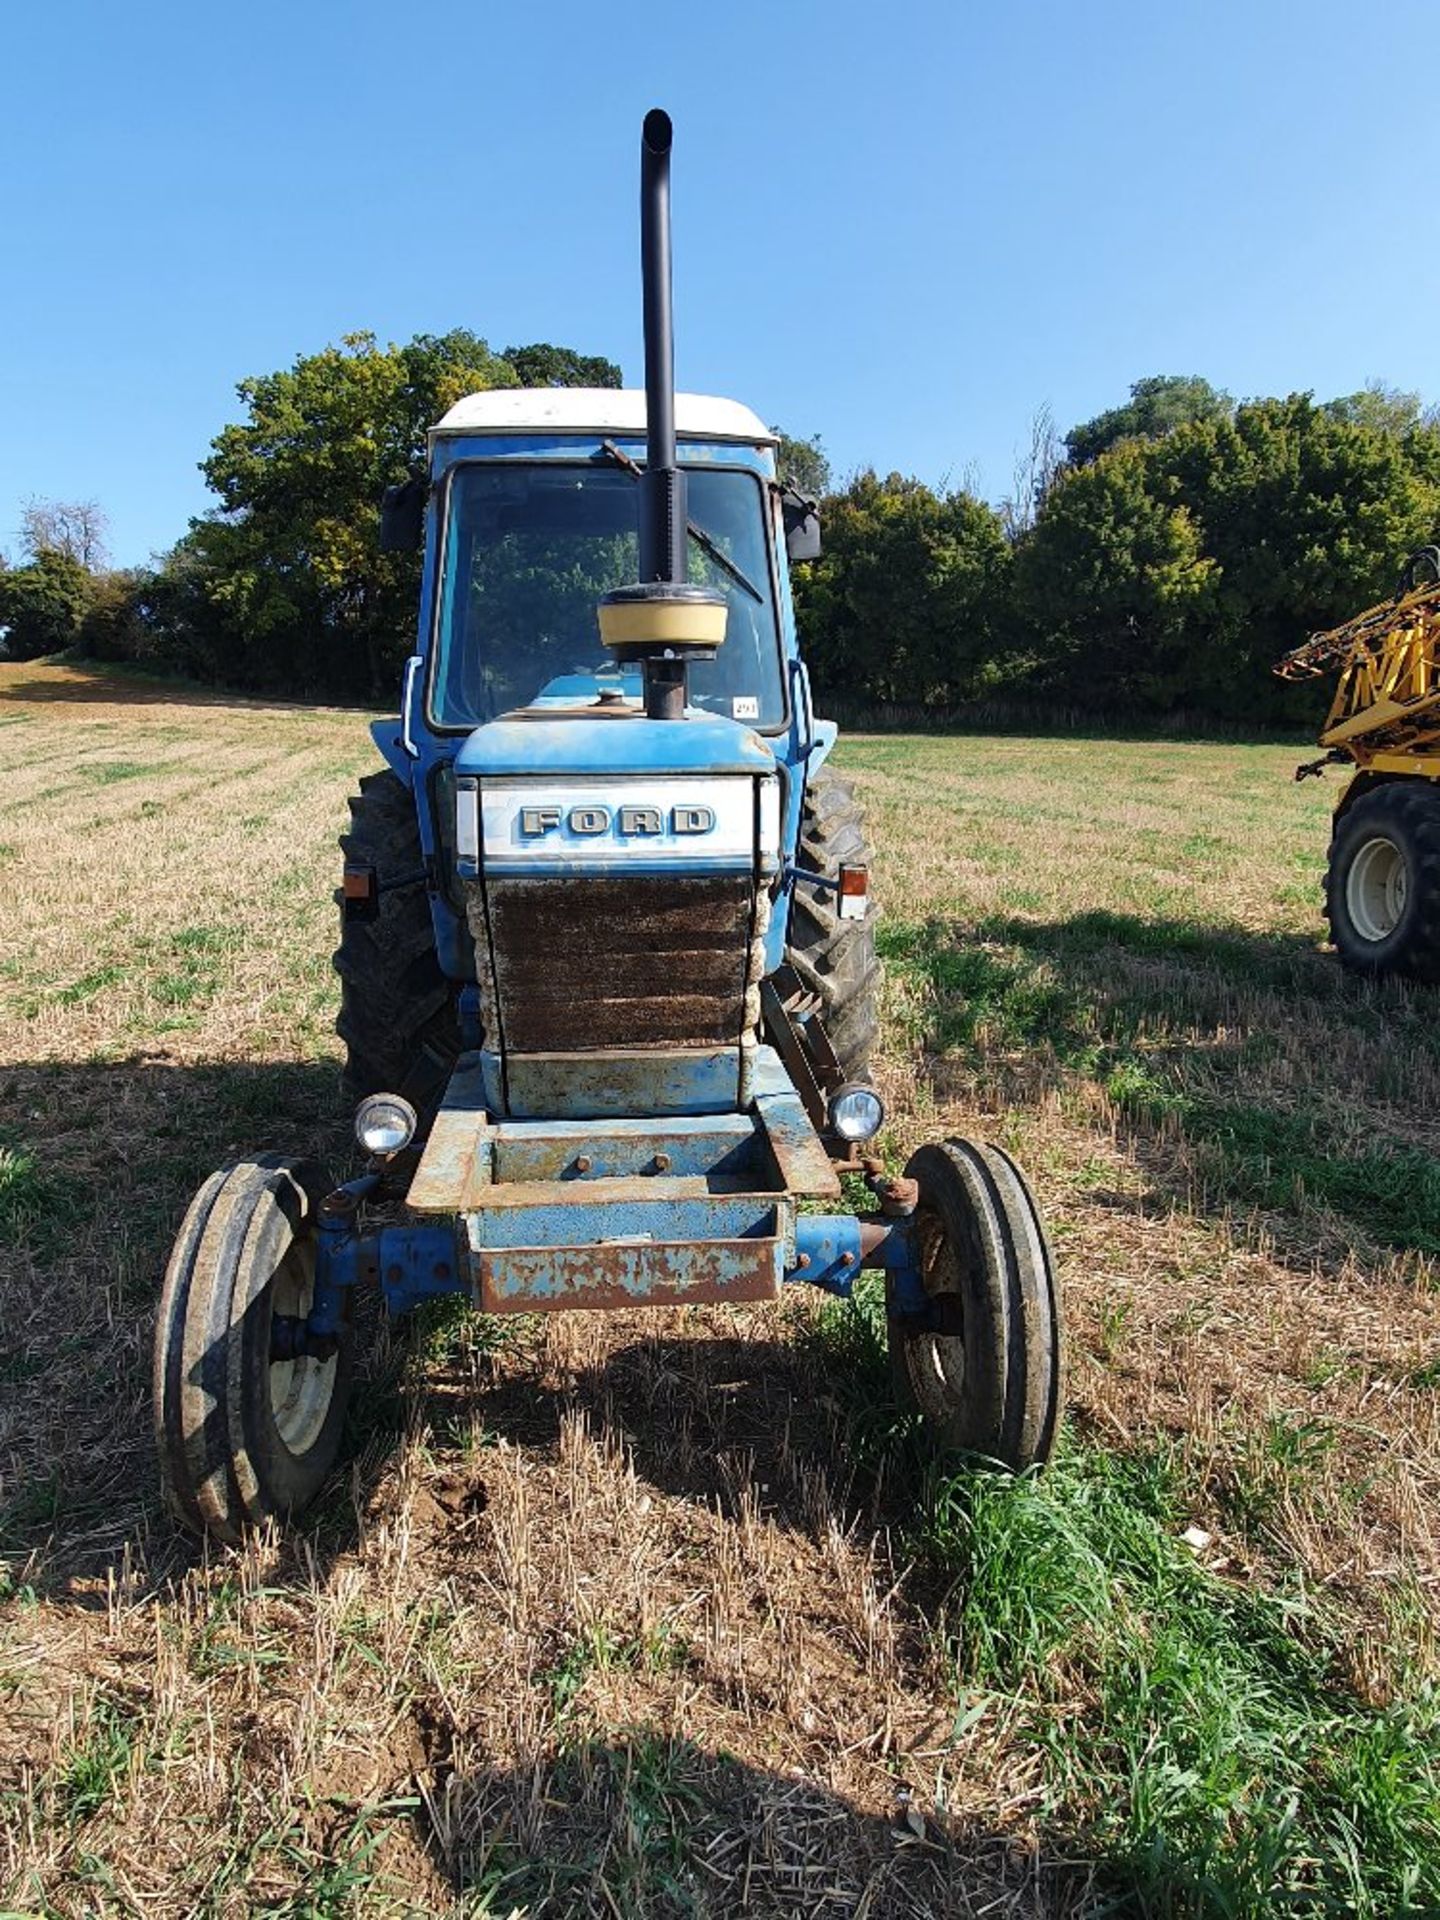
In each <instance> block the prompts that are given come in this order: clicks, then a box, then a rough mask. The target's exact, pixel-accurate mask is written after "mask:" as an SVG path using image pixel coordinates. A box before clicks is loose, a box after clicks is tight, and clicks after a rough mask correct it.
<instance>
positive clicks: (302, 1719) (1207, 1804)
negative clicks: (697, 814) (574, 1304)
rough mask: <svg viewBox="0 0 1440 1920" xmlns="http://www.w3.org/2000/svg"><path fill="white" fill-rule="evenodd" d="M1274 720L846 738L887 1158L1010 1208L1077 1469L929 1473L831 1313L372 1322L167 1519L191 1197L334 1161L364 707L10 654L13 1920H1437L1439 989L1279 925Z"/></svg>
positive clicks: (859, 1313)
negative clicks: (1010, 1174) (1359, 978)
mask: <svg viewBox="0 0 1440 1920" xmlns="http://www.w3.org/2000/svg"><path fill="white" fill-rule="evenodd" d="M1298 757H1300V755H1299V753H1298V751H1297V750H1296V749H1294V748H1289V747H1281V746H1245V745H1214V744H1210V745H1206V744H1165V743H1158V742H1144V743H1134V742H1118V741H1111V742H1106V741H1101V740H1081V739H1073V738H1071V739H1048V740H1047V739H1020V738H978V737H956V738H949V739H942V738H935V737H926V738H908V737H895V736H890V737H880V736H873V737H858V738H857V737H850V738H848V739H847V740H846V741H845V742H844V743H843V744H842V747H841V750H840V754H839V761H840V764H841V765H842V766H843V767H844V768H845V769H847V770H848V771H850V772H852V773H853V774H854V776H855V777H856V779H857V782H858V784H859V786H860V788H861V790H862V793H863V795H864V797H865V799H866V801H867V802H868V805H869V809H870V825H871V831H872V838H873V840H874V842H875V845H876V890H877V893H878V896H879V898H880V901H881V908H882V912H883V916H884V917H883V921H882V923H881V927H880V941H881V947H882V951H883V953H884V955H885V958H886V963H887V969H888V979H887V987H886V1007H887V1015H888V1019H887V1033H888V1039H887V1043H886V1052H885V1057H884V1060H883V1063H882V1069H881V1073H882V1080H883V1085H884V1090H885V1092H886V1094H887V1096H888V1099H889V1102H890V1107H891V1113H892V1124H891V1127H890V1129H889V1132H888V1134H887V1136H886V1137H885V1139H884V1142H883V1145H884V1147H885V1150H886V1152H887V1155H888V1156H889V1158H890V1159H891V1160H892V1162H893V1163H894V1164H895V1165H896V1166H897V1168H898V1166H899V1165H900V1164H901V1163H903V1160H904V1158H905V1156H906V1154H907V1152H908V1151H909V1149H910V1148H911V1147H912V1146H913V1145H915V1144H917V1143H918V1142H919V1141H920V1140H922V1139H924V1138H926V1137H933V1136H937V1135H942V1134H946V1133H975V1134H979V1135H983V1136H988V1137H991V1138H994V1139H997V1140H999V1141H1000V1142H1001V1143H1002V1144H1004V1145H1005V1146H1007V1147H1008V1148H1009V1149H1010V1150H1011V1151H1012V1152H1014V1153H1015V1154H1016V1155H1017V1157H1018V1158H1019V1159H1020V1160H1021V1162H1022V1164H1024V1165H1025V1166H1026V1168H1027V1170H1028V1171H1029V1172H1030V1174H1031V1176H1032V1179H1033V1181H1034V1184H1035V1186H1036V1188H1037V1190H1038V1193H1039V1196H1040V1199H1041V1202H1042V1205H1043V1207H1044V1209H1045V1212H1046V1215H1047V1218H1048V1221H1049V1223H1050V1226H1051V1230H1052V1234H1053V1238H1054V1242H1055V1247H1056V1252H1057V1257H1058V1259H1059V1262H1060V1266H1061V1272H1062V1278H1063V1282H1064V1286H1065V1290H1066V1304H1067V1310H1068V1313H1069V1323H1070V1335H1071V1369H1070V1382H1069V1397H1070V1415H1069V1422H1068V1427H1067V1433H1066V1437H1065V1441H1064V1445H1063V1448H1062V1451H1061V1454H1060V1457H1059V1458H1058V1460H1057V1461H1056V1463H1055V1464H1054V1466H1053V1467H1052V1468H1051V1470H1050V1471H1049V1472H1048V1473H1047V1474H1046V1475H1044V1476H1042V1477H1040V1478H1037V1479H1034V1480H1029V1481H1024V1482H1020V1483H1017V1482H1014V1481H1011V1480H1008V1479H1006V1478H1005V1477H1004V1476H1001V1475H998V1474H994V1473H991V1472H988V1471H986V1470H985V1469H983V1468H981V1467H977V1468H974V1469H972V1470H970V1471H967V1472H960V1473H956V1472H953V1471H949V1470H946V1471H942V1470H941V1469H940V1468H939V1467H937V1466H936V1464H935V1463H934V1462H933V1461H932V1460H931V1459H930V1457H929V1456H928V1454H927V1453H926V1451H925V1449H924V1447H923V1445H921V1444H920V1443H919V1442H918V1441H917V1438H916V1436H915V1435H914V1434H912V1433H910V1432H909V1431H908V1430H907V1429H906V1428H905V1426H904V1424H903V1422H902V1421H901V1420H900V1419H899V1418H898V1416H897V1415H896V1414H895V1413H894V1411H893V1409H892V1408H891V1407H890V1406H889V1404H888V1401H887V1398H886V1388H885V1370H884V1365H883V1353H882V1349H881V1332H880V1322H879V1320H878V1318H877V1313H876V1309H875V1303H874V1302H873V1300H868V1301H865V1302H862V1303H861V1304H860V1305H858V1306H856V1307H854V1308H840V1307H837V1306H826V1305H823V1304H822V1303H819V1302H817V1301H816V1300H814V1299H810V1298H805V1297H798V1296H797V1297H796V1298H793V1299H789V1300H786V1301H785V1302H783V1303H781V1304H780V1305H779V1306H777V1307H775V1308H747V1309H737V1310H733V1311H731V1310H724V1309H713V1310H711V1309H704V1310H700V1309H693V1310H685V1311H683V1312H680V1313H677V1314H674V1315H669V1316H667V1315H662V1314H645V1313H631V1314H625V1315H618V1316H583V1315H574V1316H562V1317H559V1318H557V1319H553V1320H545V1321H541V1322H531V1321H525V1322H521V1323H518V1324H517V1325H515V1326H513V1327H507V1328H506V1329H505V1330H504V1333H503V1335H502V1334H501V1333H499V1332H497V1331H495V1330H494V1329H493V1328H492V1327H491V1326H489V1325H487V1323H485V1322H483V1321H481V1320H478V1319H476V1318H475V1317H473V1316H470V1315H466V1314H460V1313H454V1312H451V1313H444V1314H439V1313H436V1314H431V1315H429V1316H428V1317H426V1318H425V1319H424V1320H423V1321H422V1322H421V1323H420V1324H418V1325H416V1326H413V1327H411V1328H410V1329H408V1330H406V1329H397V1330H395V1331H394V1332H391V1333H387V1332H386V1331H385V1330H384V1329H383V1328H381V1329H377V1331H376V1334H375V1339H374V1350H373V1352H372V1353H371V1355H370V1357H369V1360H368V1363H367V1365H368V1376H369V1378H368V1382H367V1385H366V1387H365V1388H364V1389H363V1390H362V1392H361V1393H360V1394H359V1395H358V1397H357V1399H356V1402H355V1404H354V1408H353V1411H352V1415H351V1423H350V1425H351V1431H350V1434H349V1446H348V1454H347V1465H346V1467H345V1470H344V1472H343V1473H341V1474H339V1475H337V1477H336V1479H335V1481H334V1483H333V1485H332V1486H331V1487H330V1489H329V1490H328V1493H327V1495H326V1497H325V1498H324V1499H323V1500H322V1502H321V1504H320V1506H319V1508H318V1509H317V1510H316V1512H315V1513H314V1515H313V1516H311V1517H310V1518H309V1519H308V1520H307V1522H306V1523H305V1524H304V1525H303V1526H299V1527H296V1528H295V1529H293V1530H292V1531H291V1532H290V1533H289V1535H288V1536H285V1537H278V1536H277V1537H273V1538H260V1539H256V1540H254V1541H252V1542H251V1544H250V1545H248V1546H247V1547H246V1548H245V1549H244V1550H241V1551H233V1552H224V1551H213V1550H212V1551H208V1552H207V1551H206V1550H204V1549H200V1548H197V1547H195V1546H194V1545H193V1544H192V1543H190V1542H188V1541H187V1540H185V1539H184V1538H183V1537H181V1536H179V1535H177V1534H176V1533H175V1531H174V1530H173V1529H172V1527H171V1525H170V1523H169V1521H168V1519H167V1518H166V1517H165V1514H164V1512H163V1511H162V1509H161V1507H160V1504H159V1500H158V1494H157V1491H156V1475H155V1463H154V1457H153V1447H152V1443H151V1439H150V1424H149V1423H150V1409H149V1347H150V1337H151V1329H152V1322H153V1311H154V1304H155V1300H156V1297H157V1293H158V1288H159V1280H160V1275H161V1272H162V1270H163V1266H164V1260H165V1255H166V1252H167V1249H168V1244H169V1240H170V1237H171V1235H172V1233H173V1231H174V1229H175V1226H176V1224H177V1222H178V1220H179V1217H180V1215H181V1213H182V1212H183V1210H184V1207H185V1204H186V1201H187V1199H188V1197H189V1194H190V1192H191V1190H192V1189H193V1188H194V1187H195V1186H196V1185H197V1184H198V1183H199V1182H200V1180H201V1179H202V1178H203V1177H204V1176H205V1175H206V1174H207V1173H208V1172H209V1171H210V1170H211V1169H212V1168H213V1167H215V1166H216V1165H218V1164H220V1163H222V1162H224V1161H225V1160H226V1159H227V1158H234V1157H238V1156H239V1155H241V1154H242V1153H246V1154H248V1153H250V1152H252V1151H255V1150H262V1149H268V1150H278V1151H286V1152H307V1153H319V1154H321V1155H322V1156H328V1158H329V1160H330V1161H331V1163H332V1164H333V1165H334V1166H335V1168H336V1170H337V1172H338V1171H340V1170H341V1169H342V1168H343V1167H344V1166H345V1163H346V1157H347V1124H346V1123H347V1118H348V1116H347V1115H346V1113H345V1110H344V1107H343V1104H342V1102H341V1100H340V1096H339V1090H338V1084H337V1045H336V1042H335V1040H334V1037H333V1034H332V1032H331V1022H332V1019H333V1014H334V1005H335V988H334V983H333V977H332V974H331V971H330V964H329V956H330V950H331V947H332V945H333V935H334V909H333V907H332V905H331V902H330V894H331V890H332V888H333V886H334V883H335V875H336V870H337V856H336V853H335V835H336V833H337V832H338V830H339V828H340V826H341V824H342V823H343V821H344V818H345V796H346V794H347V792H348V791H349V790H350V789H351V788H352V786H353V784H354V782H355V779H356V778H357V776H358V775H359V774H360V773H361V772H362V771H365V770H367V769H368V768H369V767H370V766H372V765H373V764H374V754H373V750H372V748H371V746H370V743H369V740H368V737H367V735H366V731H365V724H364V720H363V718H362V717H361V716H358V715H355V714H351V713H342V712H333V711H313V710H304V709H300V708H286V707H267V706H264V705H259V704H252V703H245V702H239V701H234V700H230V699H228V698H227V697H225V696H223V695H219V694H215V695H205V694H202V693H185V692H181V691H177V690H175V689H172V688H167V687H164V686H162V685H159V684H156V683H147V682H145V681H142V680H136V679H133V678H128V677H121V676H118V675H108V674H104V673H99V672H91V671H82V670H80V669H73V668H64V667H53V666H45V665H28V666H0V779H3V792H4V796H5V799H4V804H3V809H0V1913H3V1914H26V1915H30V1914H36V1915H38V1914H58V1915H65V1916H71V1915H76V1916H78V1915H88V1914H106V1915H109V1914H116V1915H119V1914H124V1915H137V1916H139V1915H164V1916H168V1915H177V1914H192V1913H194V1914H216V1915H248V1914H260V1913H264V1914H276V1915H278V1914H285V1915H295V1916H302V1915H303V1916H330V1915H342V1914H365V1915H368V1914H377V1915H378V1914H392V1913H393V1914H401V1913H415V1914H452V1913H455V1914H459V1913H464V1914H472V1915H480V1914H483V1915H496V1916H527V1920H528V1916H539V1915H542V1914H543V1915H561V1916H568V1915H572V1914H573V1915H597V1916H612V1917H613V1920H630V1916H635V1915H647V1916H648V1915H657V1916H658V1915H667V1916H668V1915H672V1914H673V1915H686V1914H703V1915H716V1916H721V1915H730V1914H738V1913H754V1914H759V1915H767V1916H777V1920H778V1916H782V1915H787V1916H788V1915H796V1916H800V1915H803V1916H807V1917H808V1916H822V1915H823V1916H826V1917H827V1920H829V1917H830V1916H834V1917H835V1920H839V1916H855V1917H856V1920H860V1917H861V1916H864V1920H880V1917H881V1916H886V1915H897V1916H898V1915H906V1916H924V1915H936V1916H950V1915H969V1914H977V1915H978V1914H995V1915H1001V1914H1014V1915H1040V1914H1061V1913H1067V1914H1068V1913H1080V1912H1085V1913H1100V1912H1123V1913H1134V1914H1155V1915H1169V1914H1177V1915H1178V1914H1189V1913H1196V1914H1199V1913H1204V1914H1215V1915H1241V1914H1244V1915H1261V1914H1268V1913H1272V1912H1276V1913H1280V1912H1283V1913H1286V1914H1295V1913H1315V1914H1319V1913H1330V1912H1333V1913H1362V1914H1369V1915H1374V1916H1377V1917H1378V1916H1392V1915H1399V1914H1403V1913H1415V1914H1420V1913H1434V1912H1437V1911H1440V1761H1437V1754H1440V1695H1437V1693H1436V1691H1435V1683H1436V1676H1437V1637H1436V1629H1437V1621H1440V1523H1437V1506H1436V1501H1437V1493H1440V1418H1437V1413H1440V1340H1437V1316H1436V1294H1435V1286H1436V1280H1437V1273H1440V1267H1437V1260H1440V1162H1437V1159H1436V1150H1437V1140H1440V1101H1437V1092H1440V1031H1437V1021H1436V1018H1435V1010H1436V1001H1435V997H1434V995H1433V994H1430V993H1426V992H1423V991H1412V990H1409V989H1406V988H1403V987H1387V988H1382V989H1362V988H1359V987H1357V986H1356V985H1355V984H1353V983H1351V982H1349V981H1347V980H1346V979H1344V978H1343V977H1342V975H1341V974H1340V972H1339V970H1338V968H1337V967H1336V965H1335V963H1334V961H1333V959H1332V958H1331V957H1329V956H1328V955H1327V954H1325V953H1324V952H1323V951H1322V950H1321V949H1320V944H1319V943H1320V938H1321V926H1320V920H1319V915H1318V889H1319V883H1320V876H1321V872H1322V868H1323V859H1324V846H1325V839H1326V831H1327V820H1326V816H1327V812H1328V808H1329V805H1330V804H1331V802H1332V800H1333V789H1325V788H1322V787H1321V786H1320V784H1319V783H1307V784H1306V785H1304V786H1296V785H1294V784H1293V782H1292V781H1291V780H1290V778H1289V774H1290V770H1291V768H1292V766H1293V764H1294V762H1295V760H1296V759H1297V758H1298Z"/></svg>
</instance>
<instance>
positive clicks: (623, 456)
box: [600, 440, 765, 607]
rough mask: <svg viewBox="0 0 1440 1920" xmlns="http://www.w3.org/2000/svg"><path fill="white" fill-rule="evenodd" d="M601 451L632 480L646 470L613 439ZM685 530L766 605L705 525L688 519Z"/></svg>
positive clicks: (761, 595)
mask: <svg viewBox="0 0 1440 1920" xmlns="http://www.w3.org/2000/svg"><path fill="white" fill-rule="evenodd" d="M600 451H601V452H602V453H603V454H606V455H607V456H608V457H609V458H610V459H611V460H613V461H614V462H615V464H616V465H617V466H620V467H624V469H625V471H626V472H627V473H628V474H629V475H630V477H631V479H632V480H638V479H639V478H640V476H641V474H642V473H643V472H644V471H645V469H644V468H643V467H642V466H641V465H640V462H639V461H638V460H632V459H631V458H630V456H629V454H628V453H623V452H622V451H621V450H620V448H619V447H617V446H616V444H615V442H614V441H613V440H602V441H601V442H600ZM685 531H686V532H687V533H688V534H689V536H690V538H691V539H692V540H693V541H694V542H695V544H696V546H697V547H699V549H700V551H701V552H702V553H703V554H706V555H707V556H708V557H709V558H710V559H711V560H713V561H714V562H715V564H716V566H717V567H719V568H720V569H721V570H722V572H725V573H728V574H729V576H730V578H731V579H732V580H733V581H734V582H735V584H736V586H737V587H743V588H744V589H745V591H746V593H748V594H749V595H750V598H751V599H752V600H758V601H759V602H760V605H761V606H762V607H763V606H764V604H765V596H764V594H763V593H761V591H760V589H759V588H758V587H757V586H756V584H755V582H754V581H753V580H752V579H751V578H750V576H749V575H748V574H746V573H742V572H741V570H740V569H739V567H737V566H736V564H735V562H734V561H733V560H732V559H731V558H730V557H729V555H728V554H724V553H722V552H721V551H720V549H719V547H717V546H716V544H715V542H714V541H713V540H712V539H711V538H710V536H709V534H708V533H706V531H705V529H704V528H703V527H697V526H696V524H695V522H694V521H693V520H687V521H686V522H685Z"/></svg>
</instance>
